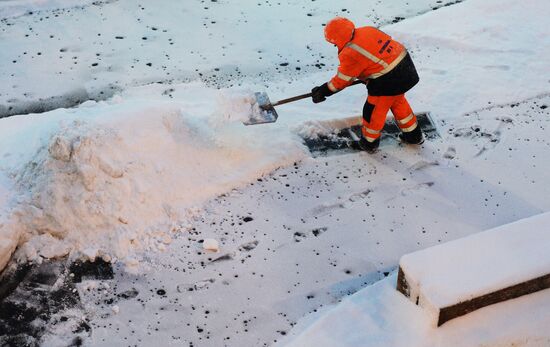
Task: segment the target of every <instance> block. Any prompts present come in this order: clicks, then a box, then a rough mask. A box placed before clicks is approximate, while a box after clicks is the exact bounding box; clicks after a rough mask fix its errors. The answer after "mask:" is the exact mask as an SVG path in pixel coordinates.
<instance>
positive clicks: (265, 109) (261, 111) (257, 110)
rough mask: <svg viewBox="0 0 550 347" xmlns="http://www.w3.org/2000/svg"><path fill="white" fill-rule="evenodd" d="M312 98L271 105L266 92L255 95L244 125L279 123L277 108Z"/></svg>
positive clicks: (357, 82)
mask: <svg viewBox="0 0 550 347" xmlns="http://www.w3.org/2000/svg"><path fill="white" fill-rule="evenodd" d="M356 84H365V82H363V81H360V80H357V81H355V82H353V83H352V84H351V85H352V86H353V85H356ZM311 96H312V93H307V94H302V95H298V96H293V97H291V98H288V99H283V100H280V101H277V102H275V103H271V101H269V97H268V96H267V93H266V92H261V93H260V92H257V93H254V99H255V102H254V103H253V104H252V112H251V114H250V117H249V118H248V119H247V120H245V121H243V124H244V125H256V124H266V123H275V122H276V121H277V118H279V115H278V114H277V111H275V106H280V105H284V104H288V103H290V102H294V101H298V100H302V99H306V98H311Z"/></svg>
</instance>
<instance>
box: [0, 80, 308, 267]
mask: <svg viewBox="0 0 550 347" xmlns="http://www.w3.org/2000/svg"><path fill="white" fill-rule="evenodd" d="M203 89H204V88H203ZM185 106H186V105H185V104H179V103H177V102H158V101H155V102H152V101H140V100H135V99H134V100H132V99H128V100H126V101H124V100H117V99H115V101H114V102H110V103H99V104H95V103H89V104H87V105H84V107H82V108H80V109H77V110H58V111H55V112H51V113H47V114H44V115H41V116H22V117H13V118H8V119H2V120H0V157H2V156H4V157H6V158H8V160H6V161H5V162H4V163H3V165H2V167H0V170H3V171H4V172H6V173H8V175H10V176H11V177H12V180H13V182H14V184H15V187H16V191H17V193H16V194H15V196H14V197H13V199H10V201H9V202H8V203H5V204H4V205H6V206H5V209H6V212H5V214H6V215H5V217H4V218H3V220H4V222H3V224H0V226H1V229H0V230H1V232H0V235H2V237H1V239H0V240H1V241H0V245H1V248H0V249H1V253H0V260H1V262H0V268H1V267H3V266H4V265H5V262H6V260H7V257H9V255H10V254H11V252H12V251H13V249H14V247H15V246H16V245H17V244H19V245H21V246H22V247H21V252H20V255H21V256H24V257H25V258H27V259H35V260H36V259H38V260H39V259H40V258H51V257H57V256H63V255H66V254H69V253H72V254H73V255H74V256H80V257H84V258H90V259H93V258H95V257H98V256H101V257H103V258H104V259H106V260H123V261H125V262H126V264H127V265H128V266H129V267H133V266H135V265H136V264H138V260H137V259H136V257H139V254H140V253H141V252H143V251H149V250H157V249H164V247H165V246H164V245H165V244H168V243H170V240H171V237H172V233H173V232H175V231H177V230H180V229H182V227H183V226H184V225H185V221H186V220H187V219H188V218H190V216H192V213H191V212H190V211H193V208H194V207H196V206H197V205H200V204H201V203H202V202H204V201H205V200H206V199H209V198H211V197H214V196H216V195H219V194H222V193H225V192H227V191H230V190H231V189H233V188H235V187H237V186H239V185H242V184H245V183H247V182H249V181H251V180H254V179H256V178H257V177H259V176H261V175H263V174H266V173H268V172H270V171H271V170H273V169H275V168H277V167H280V166H284V165H287V164H290V163H293V162H295V161H296V160H299V159H301V158H302V157H303V155H304V153H305V152H304V149H303V147H302V145H301V144H300V143H299V142H298V141H294V135H292V134H291V133H290V132H288V131H284V129H283V130H281V129H279V130H277V129H273V128H272V129H265V128H264V130H263V135H264V136H256V135H257V134H262V131H261V130H259V129H256V131H250V130H247V129H246V128H245V127H244V126H243V125H242V124H240V123H230V122H229V123H228V122H226V121H225V120H223V119H221V120H220V119H219V118H220V116H219V115H213V116H212V117H207V118H204V117H202V118H201V117H194V116H193V115H190V114H188V113H186V110H185ZM189 107H190V108H192V107H191V106H189ZM24 138H27V139H29V141H28V142H29V145H28V146H20V147H19V148H18V147H16V146H14V143H16V142H17V141H21V139H24ZM8 205H9V206H8Z"/></svg>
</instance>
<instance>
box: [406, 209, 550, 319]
mask: <svg viewBox="0 0 550 347" xmlns="http://www.w3.org/2000/svg"><path fill="white" fill-rule="evenodd" d="M546 288H550V213H544V214H540V215H537V216H534V217H530V218H527V219H523V220H520V221H517V222H514V223H511V224H507V225H503V226H500V227H497V228H494V229H491V230H488V231H485V232H481V233H479V234H475V235H472V236H469V237H466V238H462V239H459V240H455V241H452V242H449V243H445V244H442V245H438V246H434V247H431V248H428V249H425V250H422V251H418V252H415V253H411V254H407V255H405V256H403V257H402V258H401V260H400V262H399V275H398V279H397V290H399V291H400V292H402V293H403V294H405V295H406V296H407V297H409V298H410V299H411V301H413V302H414V303H416V304H417V305H420V306H421V307H423V308H424V309H426V310H428V311H429V312H430V314H431V315H432V317H433V320H432V321H433V324H434V325H437V326H440V325H442V324H443V323H445V322H447V321H449V320H451V319H454V318H456V317H460V316H463V315H465V314H467V313H470V312H472V311H475V310H477V309H480V308H482V307H485V306H488V305H492V304H496V303H499V302H502V301H506V300H510V299H513V298H517V297H519V296H522V295H526V294H530V293H534V292H536V291H540V290H543V289H546Z"/></svg>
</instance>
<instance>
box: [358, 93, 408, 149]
mask: <svg viewBox="0 0 550 347" xmlns="http://www.w3.org/2000/svg"><path fill="white" fill-rule="evenodd" d="M389 110H391V112H392V113H393V116H394V118H395V121H396V123H397V125H398V126H399V129H401V131H403V132H411V131H413V130H414V129H416V127H417V126H418V123H417V121H416V116H415V115H414V113H413V110H412V108H411V106H410V105H409V103H408V102H407V99H405V94H401V95H395V96H370V95H369V97H368V98H367V102H366V103H365V106H364V107H363V127H362V133H363V137H364V138H365V139H366V140H367V141H369V142H374V141H376V140H378V139H379V138H380V135H381V133H382V128H384V124H385V123H386V116H387V114H388V111H389Z"/></svg>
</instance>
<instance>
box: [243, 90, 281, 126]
mask: <svg viewBox="0 0 550 347" xmlns="http://www.w3.org/2000/svg"><path fill="white" fill-rule="evenodd" d="M254 97H255V98H256V103H254V104H253V105H252V110H251V112H250V117H249V118H248V119H247V120H245V121H243V124H244V125H256V124H266V123H275V122H276V121H277V118H278V117H279V115H278V114H277V111H275V108H274V107H273V105H271V101H269V97H268V96H267V93H254Z"/></svg>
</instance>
